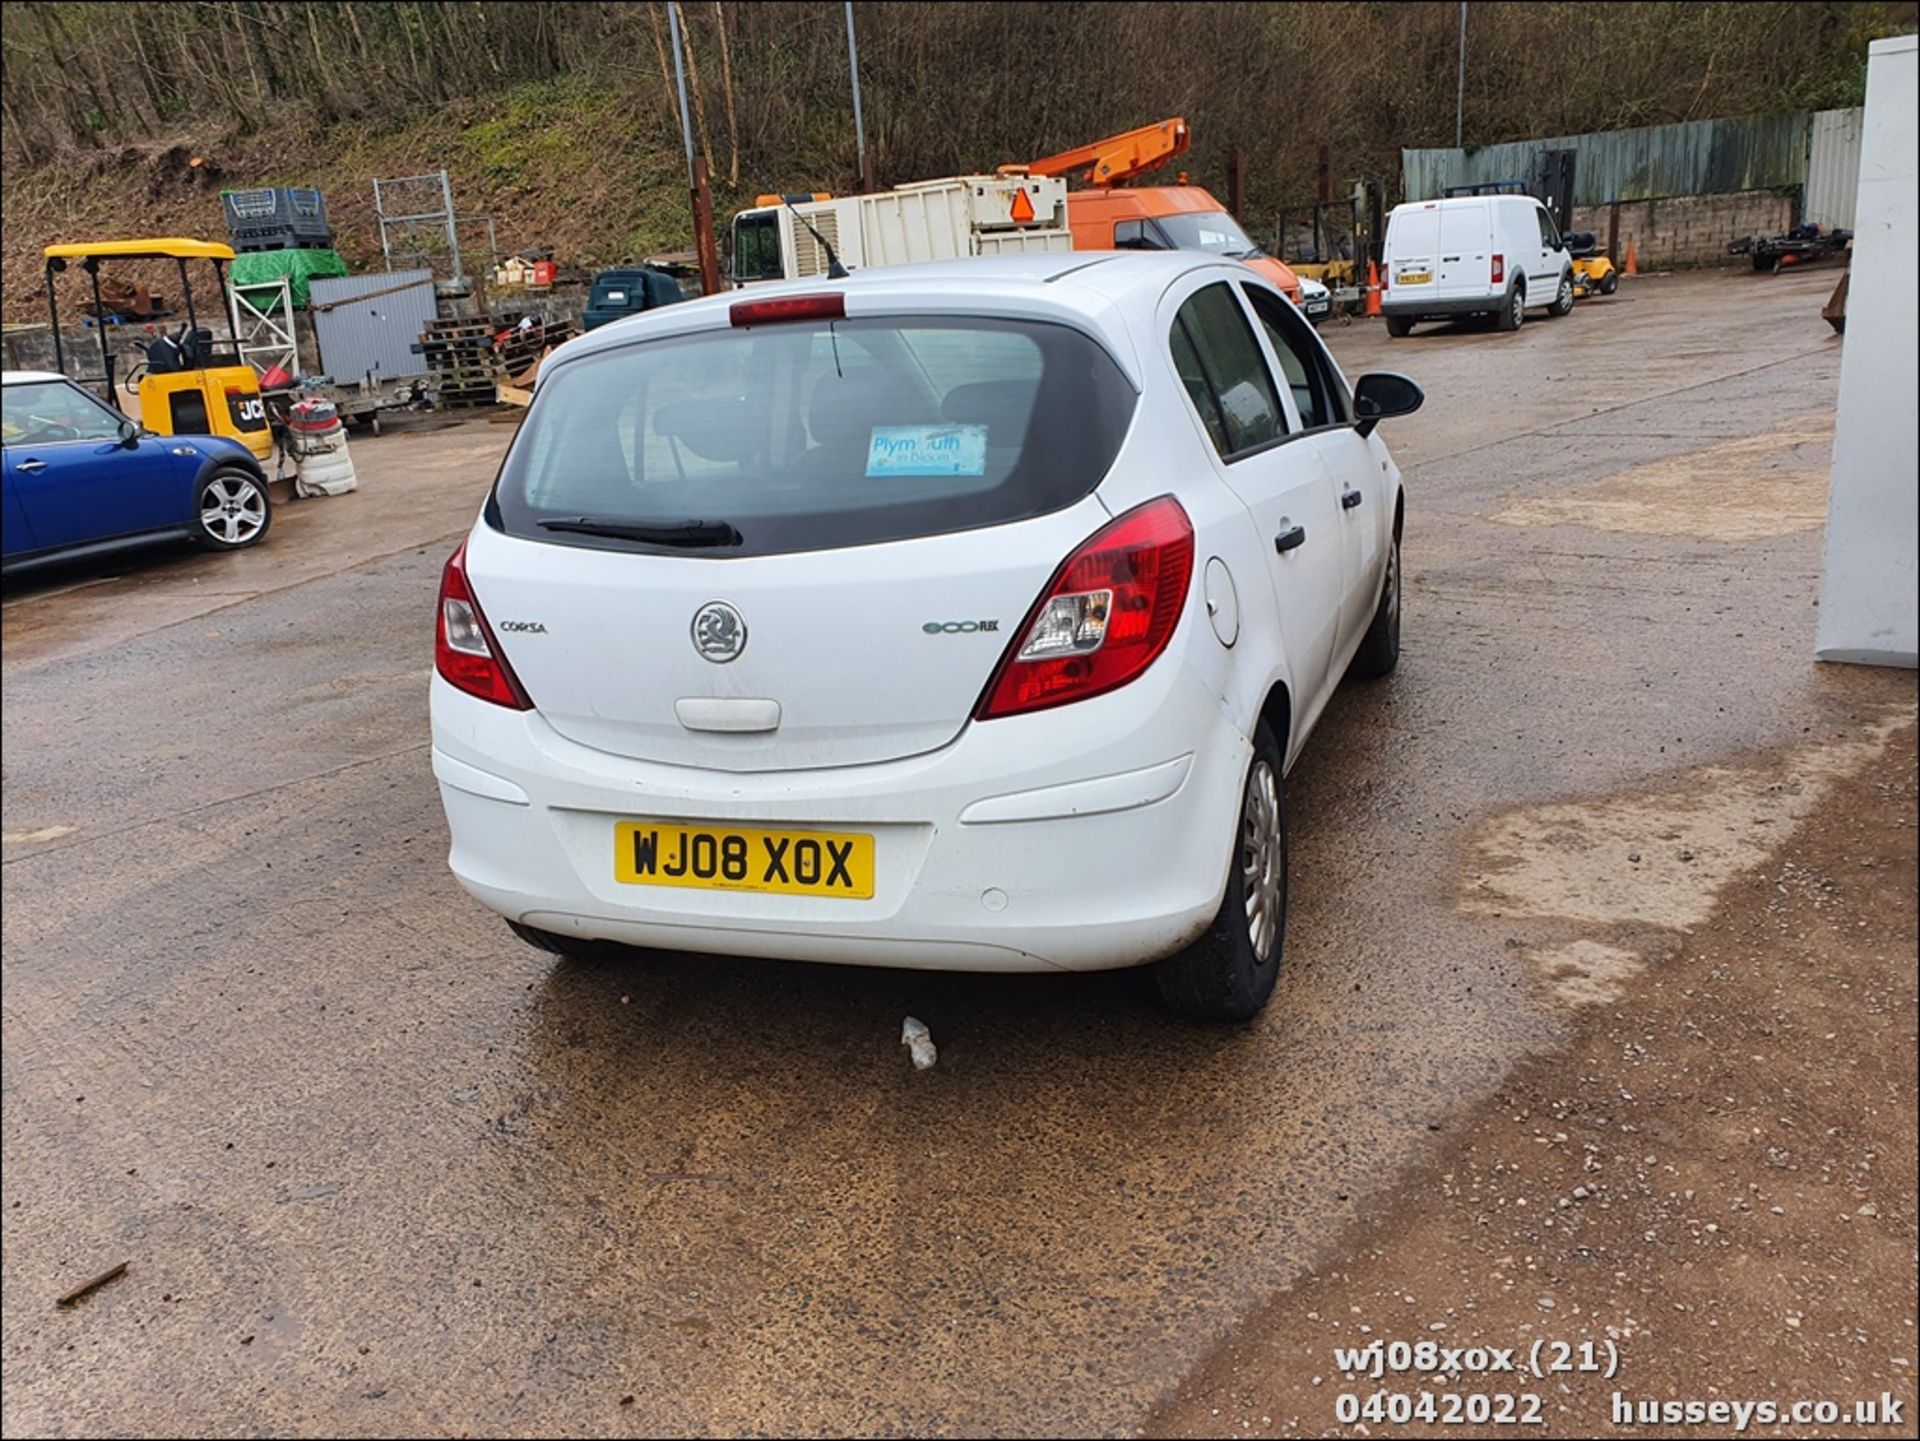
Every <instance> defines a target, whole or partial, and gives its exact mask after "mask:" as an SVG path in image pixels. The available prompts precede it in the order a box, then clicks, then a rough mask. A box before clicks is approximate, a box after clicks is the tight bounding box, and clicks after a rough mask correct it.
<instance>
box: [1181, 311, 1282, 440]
mask: <svg viewBox="0 0 1920 1441" xmlns="http://www.w3.org/2000/svg"><path fill="white" fill-rule="evenodd" d="M1173 332H1174V333H1173V335H1170V336H1169V337H1168V344H1169V346H1171V347H1172V349H1173V355H1174V365H1175V367H1176V368H1178V369H1180V373H1181V379H1182V380H1183V381H1187V393H1188V394H1189V395H1192V396H1194V404H1195V406H1196V407H1197V408H1198V409H1199V411H1200V418H1201V420H1202V421H1204V422H1206V425H1207V430H1208V432H1209V433H1210V434H1211V435H1212V436H1213V443H1214V445H1215V447H1216V448H1217V449H1218V450H1219V451H1220V455H1221V458H1222V459H1231V458H1232V457H1234V456H1236V455H1240V454H1243V453H1244V452H1246V451H1249V450H1255V449H1258V448H1259V447H1260V446H1263V445H1267V444H1270V443H1271V442H1273V441H1275V440H1278V439H1279V438H1280V437H1281V436H1282V435H1284V434H1285V433H1286V429H1287V427H1286V422H1285V421H1284V420H1283V419H1282V417H1281V412H1280V401H1279V399H1278V397H1277V396H1276V395H1275V393H1274V389H1273V377H1272V376H1271V375H1269V374H1268V373H1267V362H1266V361H1265V360H1264V359H1263V358H1262V357H1261V354H1260V345H1259V342H1258V341H1256V340H1255V339H1254V338H1253V329H1252V327H1250V326H1249V325H1248V324H1247V317H1246V315H1245V313H1244V312H1242V311H1241V309H1240V306H1239V304H1238V303H1237V302H1236V301H1235V300H1234V298H1233V291H1232V289H1231V288H1230V287H1229V286H1228V285H1227V283H1226V282H1225V281H1224V280H1223V281H1220V282H1219V283H1217V284H1214V285H1209V286H1207V287H1206V288H1205V289H1203V290H1198V291H1195V292H1194V294H1193V295H1192V296H1191V297H1190V298H1189V299H1188V300H1187V302H1186V304H1184V305H1182V306H1181V307H1180V311H1179V313H1178V314H1177V315H1176V316H1175V317H1174V321H1173ZM1176 337H1178V338H1179V339H1178V340H1176ZM1180 341H1184V347H1185V348H1184V350H1183V348H1182V345H1181V344H1180V343H1179V342H1180ZM1187 351H1190V352H1191V354H1190V356H1189V358H1188V361H1187V362H1186V363H1185V364H1183V361H1182V356H1183V354H1185V353H1186V352H1187ZM1187 364H1191V365H1192V366H1193V367H1194V368H1195V369H1196V370H1197V372H1198V376H1199V378H1200V379H1201V380H1202V381H1204V383H1205V388H1206V392H1207V395H1208V398H1209V399H1211V401H1212V405H1213V410H1212V417H1211V418H1210V415H1209V409H1208V407H1207V405H1205V404H1203V403H1202V401H1201V399H1200V397H1199V396H1198V395H1197V394H1196V393H1195V386H1194V384H1193V382H1192V381H1188V380H1187V375H1188V370H1187V368H1186V366H1187ZM1223 441H1224V443H1223Z"/></svg>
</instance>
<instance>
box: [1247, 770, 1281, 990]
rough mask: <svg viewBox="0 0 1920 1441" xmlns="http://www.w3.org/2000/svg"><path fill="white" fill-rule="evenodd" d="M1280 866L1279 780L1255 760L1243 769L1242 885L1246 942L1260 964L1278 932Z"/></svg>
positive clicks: (1269, 955)
mask: <svg viewBox="0 0 1920 1441" xmlns="http://www.w3.org/2000/svg"><path fill="white" fill-rule="evenodd" d="M1284 866H1285V849H1284V842H1283V841H1282V839H1281V835H1280V783H1279V781H1278V780H1277V779H1276V778H1275V777H1274V773H1273V767H1272V766H1270V765H1268V764H1267V762H1266V761H1265V760H1264V759H1256V760H1255V761H1254V763H1253V768H1252V770H1250V771H1249V772H1248V773H1247V794H1246V798H1245V800H1244V801H1243V802H1242V804H1241V822H1240V889H1241V891H1242V892H1243V893H1244V894H1245V897H1246V907H1247V942H1248V944H1249V945H1251V946H1252V948H1253V955H1254V959H1255V960H1256V961H1258V962H1260V963H1261V964H1262V965H1265V964H1266V963H1267V962H1268V961H1270V960H1271V959H1272V958H1273V943H1274V941H1275V939H1276V938H1277V937H1278V936H1279V934H1280V907H1281V905H1282V903H1283V897H1282V895H1281V888H1282V887H1283V886H1284V885H1285V884H1286V876H1285V870H1284Z"/></svg>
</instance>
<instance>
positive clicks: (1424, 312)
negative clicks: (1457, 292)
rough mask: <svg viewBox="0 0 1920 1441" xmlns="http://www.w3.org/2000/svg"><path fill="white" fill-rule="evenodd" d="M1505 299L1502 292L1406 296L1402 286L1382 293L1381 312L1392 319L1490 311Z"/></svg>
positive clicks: (1411, 318) (1473, 313)
mask: <svg viewBox="0 0 1920 1441" xmlns="http://www.w3.org/2000/svg"><path fill="white" fill-rule="evenodd" d="M1414 288H1415V289H1419V288H1420V287H1418V286H1416V287H1414ZM1505 303H1506V295H1505V293H1504V292H1503V293H1502V294H1499V295H1464V296H1437V295H1436V296H1421V297H1417V298H1413V299H1407V298H1405V291H1404V290H1393V289H1389V290H1388V291H1387V293H1386V294H1385V295H1384V296H1382V297H1381V300H1380V313H1381V314H1382V315H1388V316H1391V317H1393V318H1394V319H1395V320H1425V319H1428V318H1429V317H1435V316H1446V315H1492V314H1493V313H1494V312H1496V311H1497V310H1499V309H1500V307H1501V306H1502V305H1504V304H1505Z"/></svg>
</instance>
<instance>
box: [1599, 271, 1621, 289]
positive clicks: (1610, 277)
mask: <svg viewBox="0 0 1920 1441" xmlns="http://www.w3.org/2000/svg"><path fill="white" fill-rule="evenodd" d="M1619 288H1620V272H1619V271H1617V270H1609V271H1608V272H1607V273H1606V274H1605V275H1603V276H1601V277H1600V293H1601V294H1602V295H1611V294H1613V292H1614V291H1616V290H1618V289H1619Z"/></svg>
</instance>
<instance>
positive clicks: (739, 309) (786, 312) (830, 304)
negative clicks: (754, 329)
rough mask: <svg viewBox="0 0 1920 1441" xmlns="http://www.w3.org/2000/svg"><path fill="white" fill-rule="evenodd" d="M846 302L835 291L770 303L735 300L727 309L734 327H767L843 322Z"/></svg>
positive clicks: (783, 297) (768, 301) (845, 313)
mask: <svg viewBox="0 0 1920 1441" xmlns="http://www.w3.org/2000/svg"><path fill="white" fill-rule="evenodd" d="M846 317H847V298H846V296H844V295H842V294H840V292H839V291H837V290H836V291H829V292H827V293H825V294H822V295H783V296H780V297H779V298H778V299H772V300H736V301H735V302H734V303H733V304H732V305H731V306H730V307H728V309H727V319H728V320H730V321H731V322H733V324H735V325H771V324H773V323H775V322H776V321H782V320H845V319H846Z"/></svg>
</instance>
